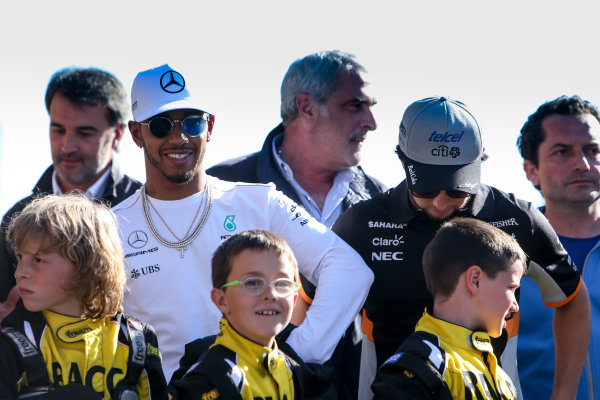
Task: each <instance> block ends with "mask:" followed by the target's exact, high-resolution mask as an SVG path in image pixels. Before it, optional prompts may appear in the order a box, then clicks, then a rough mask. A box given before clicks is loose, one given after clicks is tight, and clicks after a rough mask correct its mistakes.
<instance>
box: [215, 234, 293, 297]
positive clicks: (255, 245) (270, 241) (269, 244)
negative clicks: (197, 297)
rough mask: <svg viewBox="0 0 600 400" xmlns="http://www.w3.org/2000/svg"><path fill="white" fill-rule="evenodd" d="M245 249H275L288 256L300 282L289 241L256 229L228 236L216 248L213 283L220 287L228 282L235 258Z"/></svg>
mask: <svg viewBox="0 0 600 400" xmlns="http://www.w3.org/2000/svg"><path fill="white" fill-rule="evenodd" d="M244 250H256V251H274V252H275V253H277V254H278V255H279V257H287V258H288V259H289V261H290V263H291V264H292V266H293V267H294V281H295V282H298V281H299V278H298V262H297V261H296V257H295V256H294V252H293V251H292V249H291V248H290V246H289V245H288V244H287V242H286V241H285V240H284V239H283V238H282V237H281V236H279V235H278V234H276V233H273V232H270V231H266V230H262V229H254V230H247V231H243V232H240V233H236V234H235V235H233V236H230V237H228V238H227V239H226V240H225V241H223V243H221V245H220V246H219V247H218V248H217V250H215V253H214V254H213V258H212V283H213V287H214V288H220V287H221V286H223V285H224V284H226V283H227V277H228V276H229V274H230V273H231V270H232V268H233V260H234V258H235V257H237V256H238V255H239V254H240V253H241V252H242V251H244Z"/></svg>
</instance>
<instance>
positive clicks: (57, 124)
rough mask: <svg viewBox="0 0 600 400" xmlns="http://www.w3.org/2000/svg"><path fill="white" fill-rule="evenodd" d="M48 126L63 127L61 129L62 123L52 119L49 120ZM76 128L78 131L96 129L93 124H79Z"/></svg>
mask: <svg viewBox="0 0 600 400" xmlns="http://www.w3.org/2000/svg"><path fill="white" fill-rule="evenodd" d="M50 126H53V127H56V128H63V129H64V127H65V126H64V125H63V124H59V123H58V122H52V121H50ZM76 129H77V130H78V131H82V130H86V131H94V132H97V131H98V129H97V128H96V127H95V126H93V125H81V126H77V127H76Z"/></svg>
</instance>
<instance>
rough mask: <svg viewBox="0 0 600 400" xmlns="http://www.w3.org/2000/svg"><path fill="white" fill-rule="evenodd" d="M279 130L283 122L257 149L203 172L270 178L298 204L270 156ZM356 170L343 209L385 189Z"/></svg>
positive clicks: (242, 178)
mask: <svg viewBox="0 0 600 400" xmlns="http://www.w3.org/2000/svg"><path fill="white" fill-rule="evenodd" d="M282 132H283V125H281V124H280V125H278V126H277V127H276V128H275V129H273V130H272V131H271V132H270V133H269V135H268V136H267V139H266V140H265V143H264V145H263V147H262V149H261V150H260V151H259V152H256V153H252V154H247V155H244V156H241V157H237V158H232V159H231V160H227V161H224V162H222V163H220V164H217V165H215V166H213V167H211V168H209V169H208V170H207V171H206V172H207V173H208V174H209V175H212V176H216V177H217V178H219V179H224V180H226V181H233V182H250V183H269V182H273V183H274V184H275V187H277V190H279V191H281V192H283V193H284V194H285V195H286V196H288V197H289V198H291V199H292V200H294V201H295V202H296V203H298V204H302V201H301V200H300V198H299V197H298V194H297V193H296V191H295V190H294V188H293V187H292V185H291V184H290V183H289V182H288V180H287V179H285V177H284V176H283V175H282V174H281V172H280V171H279V167H277V164H276V161H275V157H273V152H272V148H273V139H274V138H275V136H277V135H278V134H280V133H282ZM357 170H358V171H357V174H356V175H355V177H354V179H353V180H352V182H351V183H350V188H349V190H348V194H346V197H345V198H344V204H343V208H344V210H345V209H347V208H348V207H350V206H351V205H352V204H354V203H358V202H359V201H362V200H367V199H370V198H371V197H373V196H374V195H376V194H377V193H380V192H382V191H384V190H385V189H386V187H385V185H383V183H381V182H379V181H378V180H377V179H375V178H373V177H371V176H369V175H367V174H365V172H364V171H363V169H362V168H361V167H357Z"/></svg>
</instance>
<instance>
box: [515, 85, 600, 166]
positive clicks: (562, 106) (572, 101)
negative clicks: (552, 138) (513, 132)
mask: <svg viewBox="0 0 600 400" xmlns="http://www.w3.org/2000/svg"><path fill="white" fill-rule="evenodd" d="M553 114H558V115H582V114H591V115H593V116H594V118H596V119H597V120H598V122H600V113H599V112H598V108H597V107H596V106H595V105H593V104H592V103H590V102H589V101H587V100H583V99H582V98H581V97H579V96H577V95H575V96H560V97H558V98H556V99H554V100H552V101H548V102H546V103H544V104H542V105H541V106H539V108H538V109H537V110H536V111H535V112H534V113H533V114H531V115H530V116H529V118H527V122H525V125H523V127H522V128H521V136H519V138H518V139H517V147H518V148H519V152H520V153H521V156H522V157H523V159H525V160H529V161H531V162H532V163H533V165H535V166H536V167H537V165H538V149H539V148H540V143H542V142H543V141H544V139H545V138H546V135H545V134H544V130H543V129H542V122H543V120H544V118H546V117H548V116H550V115H553Z"/></svg>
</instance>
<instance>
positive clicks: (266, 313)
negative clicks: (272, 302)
mask: <svg viewBox="0 0 600 400" xmlns="http://www.w3.org/2000/svg"><path fill="white" fill-rule="evenodd" d="M256 314H258V315H277V314H279V311H257V312H256Z"/></svg>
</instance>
